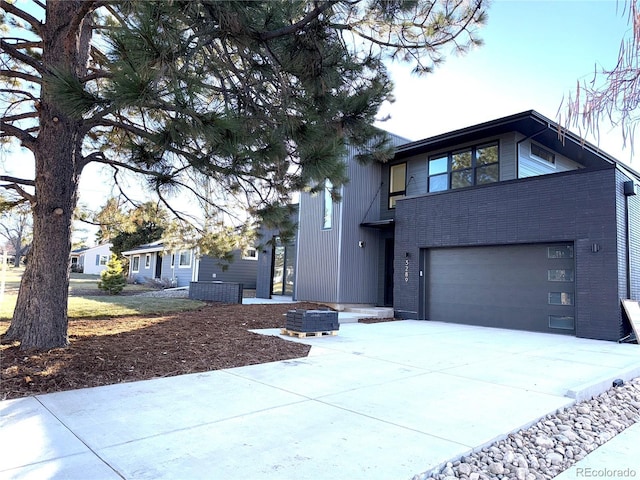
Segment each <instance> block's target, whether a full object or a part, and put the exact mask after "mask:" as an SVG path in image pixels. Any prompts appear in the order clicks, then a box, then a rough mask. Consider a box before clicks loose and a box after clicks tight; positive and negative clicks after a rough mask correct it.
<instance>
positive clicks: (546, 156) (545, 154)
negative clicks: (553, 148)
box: [531, 143, 556, 164]
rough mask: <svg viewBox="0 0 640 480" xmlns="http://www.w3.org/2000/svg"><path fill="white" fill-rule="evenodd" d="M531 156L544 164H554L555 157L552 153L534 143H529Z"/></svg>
mask: <svg viewBox="0 0 640 480" xmlns="http://www.w3.org/2000/svg"><path fill="white" fill-rule="evenodd" d="M531 155H533V156H534V157H537V158H539V159H540V160H544V161H545V162H549V163H552V164H555V163H556V155H555V154H554V153H553V152H550V151H549V150H545V149H544V148H542V147H541V146H539V145H536V144H535V143H531Z"/></svg>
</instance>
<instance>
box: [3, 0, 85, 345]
mask: <svg viewBox="0 0 640 480" xmlns="http://www.w3.org/2000/svg"><path fill="white" fill-rule="evenodd" d="M82 3H83V2H82V1H78V0H73V1H70V0H48V1H47V4H46V9H47V18H46V24H45V26H44V27H43V28H44V32H43V38H42V40H43V64H44V66H45V67H46V68H47V69H49V68H51V67H56V68H63V69H65V70H67V71H69V72H71V73H74V74H75V75H77V76H79V77H81V76H84V75H86V72H87V59H88V51H89V41H90V35H91V32H90V21H89V20H88V19H85V21H83V22H80V23H79V24H75V25H72V23H73V22H72V19H73V18H74V17H75V16H76V14H77V12H79V11H80V10H81V8H80V7H81V5H82ZM40 98H41V102H40V105H39V112H40V117H39V119H40V130H39V132H38V138H37V141H36V148H35V152H34V156H35V165H36V177H35V184H36V185H35V187H36V201H35V202H34V204H32V210H33V243H32V245H31V251H30V252H29V255H28V258H27V265H26V268H25V272H24V275H23V277H22V283H21V284H20V291H19V292H18V300H17V303H16V309H15V311H14V314H13V320H12V322H11V326H10V327H9V330H8V331H7V333H6V335H5V338H6V339H7V340H18V341H20V347H21V348H23V349H25V348H36V349H39V350H47V349H50V348H56V347H64V346H66V345H67V344H68V338H67V323H68V322H67V300H68V295H69V267H70V261H69V254H70V252H71V222H72V218H73V211H74V208H75V206H76V201H77V191H78V180H79V176H80V172H81V170H82V165H83V164H82V151H81V147H82V140H83V135H84V131H83V129H82V120H81V119H80V120H79V119H73V118H70V117H69V116H67V115H65V114H64V113H63V112H62V111H61V110H60V109H59V108H58V107H57V105H56V98H54V96H53V95H52V94H51V93H50V92H49V88H48V86H47V83H46V82H43V85H42V90H41V96H40Z"/></svg>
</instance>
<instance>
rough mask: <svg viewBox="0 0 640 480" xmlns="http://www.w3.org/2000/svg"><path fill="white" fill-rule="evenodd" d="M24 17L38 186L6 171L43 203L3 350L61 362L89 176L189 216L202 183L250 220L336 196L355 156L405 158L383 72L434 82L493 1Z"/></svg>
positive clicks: (14, 56) (30, 141)
mask: <svg viewBox="0 0 640 480" xmlns="http://www.w3.org/2000/svg"><path fill="white" fill-rule="evenodd" d="M24 3H26V2H13V1H7V0H0V31H3V30H4V32H5V33H3V35H4V36H3V37H2V38H0V83H1V84H2V85H0V87H1V88H0V146H2V145H6V144H11V145H12V146H13V147H14V148H17V147H18V145H19V146H20V148H23V149H26V150H28V151H30V152H31V153H32V154H33V158H34V162H35V176H34V177H33V178H19V177H15V176H10V175H4V174H0V189H3V190H5V191H7V192H10V193H11V194H12V195H15V196H17V197H20V198H22V199H24V200H26V201H27V202H28V203H29V204H30V205H31V208H32V214H33V232H34V233H33V244H32V249H31V251H30V257H29V263H28V265H27V268H26V269H25V273H24V276H23V280H22V283H21V286H20V291H19V293H18V299H17V301H16V308H15V311H14V314H13V319H12V322H11V325H10V327H9V329H8V330H7V332H6V333H5V334H4V336H3V338H4V339H6V340H17V341H19V342H20V347H21V348H23V349H24V348H37V349H41V350H46V349H49V348H54V347H62V346H65V345H67V344H68V336H67V328H68V320H67V298H68V290H69V278H68V264H69V253H70V247H71V240H70V236H71V223H72V220H73V215H74V210H75V208H76V205H77V200H78V185H79V181H80V176H81V174H82V171H83V169H84V168H85V167H86V166H87V165H89V164H102V165H105V166H107V167H109V168H111V169H112V171H113V178H114V181H115V182H116V183H117V185H118V186H119V187H120V189H121V190H122V192H123V194H124V190H126V189H127V188H129V189H130V188H131V187H130V186H128V185H130V184H129V183H128V177H127V176H126V175H125V173H124V172H129V173H130V174H135V175H139V176H142V177H144V178H145V179H146V180H147V181H148V182H147V187H148V190H149V191H150V192H153V194H154V195H155V196H156V197H158V198H159V200H160V202H161V203H164V204H165V205H166V206H167V207H168V208H169V209H170V210H171V212H172V213H174V214H179V212H176V211H175V210H173V209H171V208H170V206H169V201H170V200H171V198H175V194H176V193H177V192H182V193H185V192H186V193H189V194H190V195H192V196H195V197H197V198H200V199H201V200H204V201H211V200H210V198H207V196H206V195H203V194H202V193H201V192H199V191H197V190H196V189H195V188H194V187H193V185H192V183H191V181H190V178H189V177H188V176H187V174H188V173H189V172H192V171H195V172H199V173H200V174H202V175H205V176H206V177H208V178H210V179H211V180H212V182H214V183H215V184H216V185H217V186H218V188H219V189H220V190H221V191H223V192H228V193H229V194H231V195H240V196H242V197H243V198H245V199H246V201H245V208H246V211H247V212H249V213H251V214H254V213H257V212H259V211H262V212H264V213H269V214H273V213H274V212H276V210H277V209H276V208H275V207H276V206H282V205H284V206H286V204H287V203H288V202H290V201H291V194H292V193H293V192H296V191H299V190H301V189H303V188H306V187H308V186H312V187H313V186H314V185H322V184H323V182H324V180H325V179H328V180H330V181H331V184H332V185H333V186H334V190H335V192H334V193H337V192H339V189H340V187H341V185H342V184H344V183H345V182H346V181H347V178H346V173H347V172H346V168H345V165H344V163H343V161H342V159H343V156H344V154H345V152H346V151H347V146H349V147H353V148H358V149H359V151H360V152H361V153H362V155H361V157H360V159H361V160H363V161H366V160H385V159H388V158H389V157H390V156H391V155H392V153H393V150H392V148H391V146H390V145H389V142H388V141H387V139H386V137H385V135H383V134H382V133H381V132H380V131H379V130H377V129H375V128H373V126H372V124H373V122H374V121H375V117H376V114H377V112H378V108H379V107H380V105H381V104H382V103H383V102H385V101H391V100H392V99H393V98H392V85H391V82H390V79H389V76H388V74H387V71H386V67H385V63H384V61H385V60H387V59H396V60H399V61H406V62H408V63H412V64H413V65H414V67H415V70H416V71H417V72H426V71H429V70H430V69H431V68H432V67H433V66H434V65H436V64H437V63H438V62H440V61H441V60H442V56H443V51H444V50H445V49H449V48H450V47H453V48H455V49H456V50H464V49H465V48H466V47H467V46H469V45H472V44H475V43H477V39H476V38H475V31H476V26H477V25H478V24H481V23H482V22H483V21H484V17H485V14H484V11H485V4H486V0H465V1H460V0H437V1H427V0H420V1H417V0H388V1H387V0H385V1H380V0H366V1H363V0H340V1H334V0H318V1H314V2H309V1H307V0H280V1H276V0H270V1H264V2H257V1H243V2H241V1H234V2H231V1H227V2H223V1H218V0H193V1H186V2H185V1H173V2H167V1H148V0H144V1H142V0H129V1H124V0H123V1H114V2H105V1H97V0H47V1H46V2H44V1H40V0H34V1H33V2H32V3H31V4H27V5H26V6H25V7H22V6H23V4H24ZM9 27H10V28H11V31H9ZM431 113H433V112H431ZM6 142H10V143H6ZM7 158H9V161H10V162H11V158H12V156H11V155H7ZM16 158H19V157H18V156H16ZM183 216H185V217H186V216H187V214H183Z"/></svg>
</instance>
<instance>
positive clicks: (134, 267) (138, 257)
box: [131, 255, 140, 273]
mask: <svg viewBox="0 0 640 480" xmlns="http://www.w3.org/2000/svg"><path fill="white" fill-rule="evenodd" d="M136 260H137V262H136ZM136 263H137V264H138V268H137V269H136ZM139 271H140V255H134V256H133V257H131V272H133V273H138V272H139Z"/></svg>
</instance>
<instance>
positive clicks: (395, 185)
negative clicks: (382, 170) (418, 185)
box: [389, 163, 407, 208]
mask: <svg viewBox="0 0 640 480" xmlns="http://www.w3.org/2000/svg"><path fill="white" fill-rule="evenodd" d="M406 193H407V164H406V163H401V164H399V165H392V166H391V167H390V168H389V208H396V202H397V201H398V200H400V199H402V198H404V197H405V195H406Z"/></svg>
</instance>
